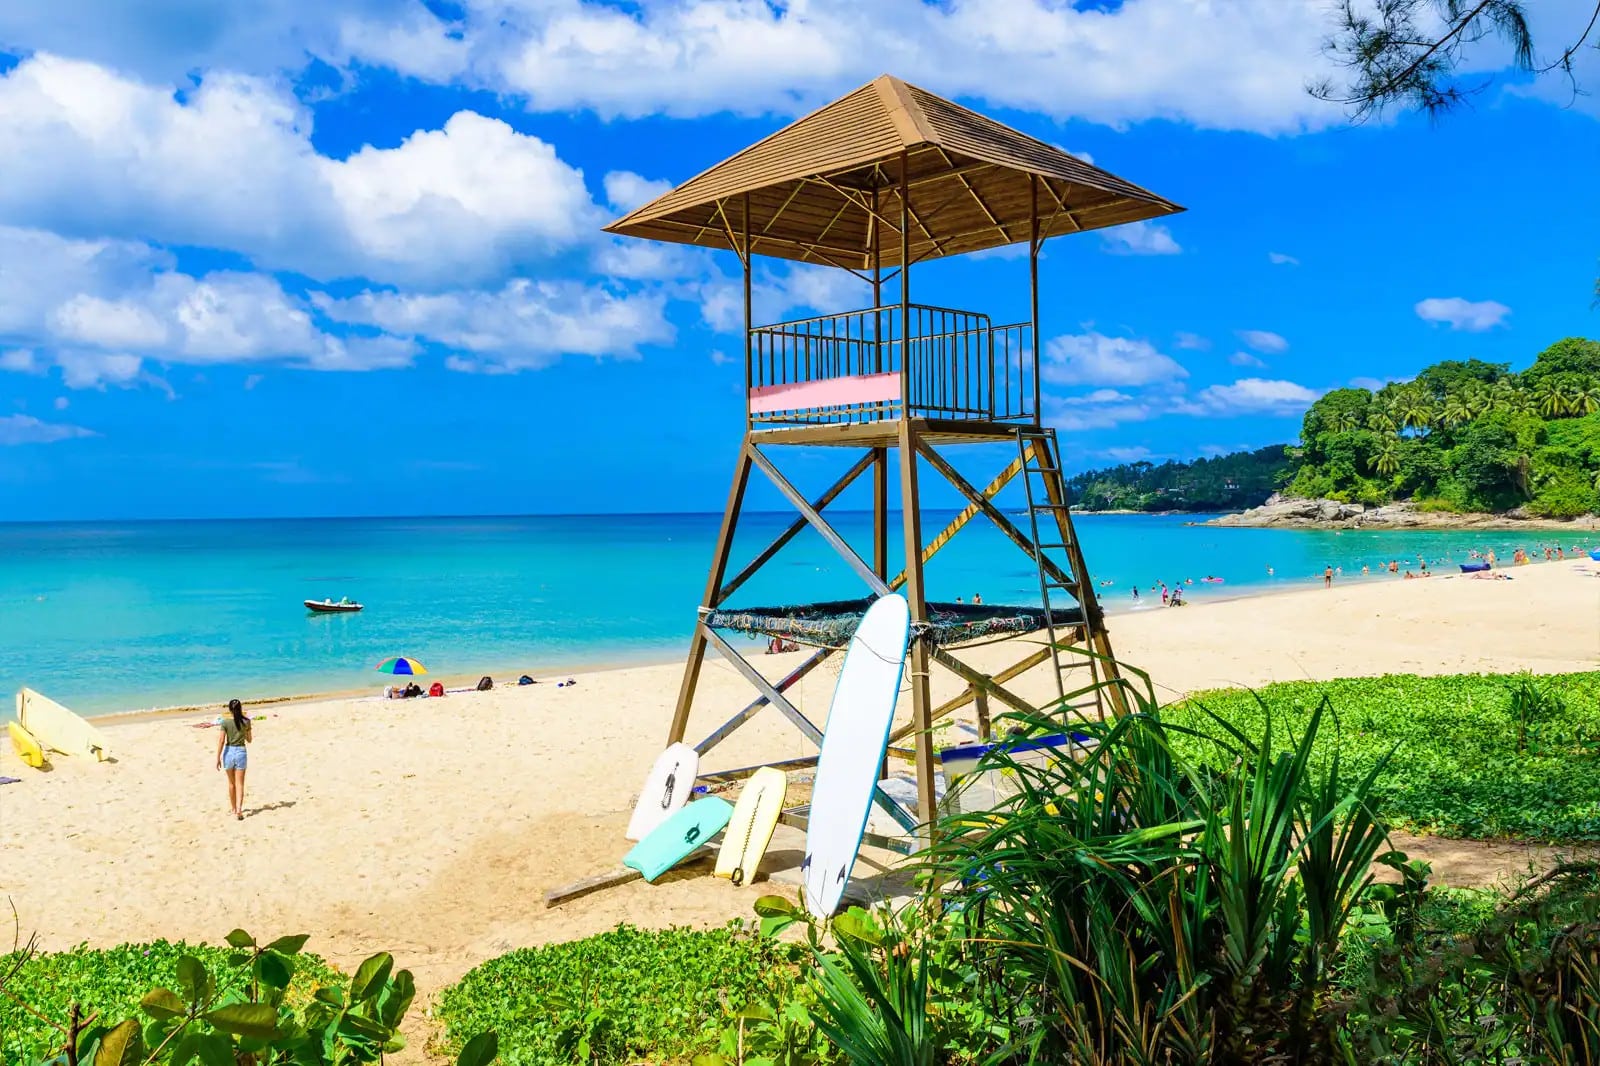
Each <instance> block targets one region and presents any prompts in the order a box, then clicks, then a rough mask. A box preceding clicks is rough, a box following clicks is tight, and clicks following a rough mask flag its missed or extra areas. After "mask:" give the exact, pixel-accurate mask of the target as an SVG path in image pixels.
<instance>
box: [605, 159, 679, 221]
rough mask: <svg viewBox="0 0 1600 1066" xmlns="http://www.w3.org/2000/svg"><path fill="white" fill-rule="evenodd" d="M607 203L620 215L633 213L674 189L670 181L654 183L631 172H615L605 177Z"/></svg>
mask: <svg viewBox="0 0 1600 1066" xmlns="http://www.w3.org/2000/svg"><path fill="white" fill-rule="evenodd" d="M603 184H604V185H605V190H606V203H607V204H609V205H610V206H611V209H612V210H613V211H615V212H617V213H618V214H623V213H625V212H628V211H632V210H633V209H634V208H636V207H641V206H643V205H644V204H647V203H649V202H650V201H651V200H654V199H655V198H656V197H658V196H662V195H664V194H666V193H667V192H669V191H670V190H671V189H672V182H670V181H652V180H651V179H649V178H645V177H641V176H640V175H638V174H635V173H634V172H633V171H631V170H613V171H611V172H610V173H609V174H607V175H606V176H605V181H604V182H603Z"/></svg>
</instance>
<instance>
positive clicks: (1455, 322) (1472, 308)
mask: <svg viewBox="0 0 1600 1066" xmlns="http://www.w3.org/2000/svg"><path fill="white" fill-rule="evenodd" d="M1414 310H1415V311H1416V312H1417V317H1418V318H1420V319H1422V320H1423V321H1424V322H1445V323H1448V324H1449V326H1450V328H1451V329H1459V330H1463V331H1465V332H1467V333H1482V332H1484V331H1485V330H1490V329H1493V328H1494V327H1496V326H1498V325H1501V324H1502V323H1504V322H1505V319H1506V316H1507V315H1509V314H1510V313H1511V308H1509V307H1507V306H1506V305H1505V304H1503V303H1500V302H1499V301H1498V300H1476V301H1474V300H1464V299H1462V298H1461V297H1459V296H1449V297H1438V296H1434V297H1430V298H1428V299H1426V300H1421V301H1418V303H1417V305H1416V307H1415V308H1414Z"/></svg>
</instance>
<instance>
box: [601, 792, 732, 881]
mask: <svg viewBox="0 0 1600 1066" xmlns="http://www.w3.org/2000/svg"><path fill="white" fill-rule="evenodd" d="M732 817H733V804H731V803H729V802H728V801H727V800H725V799H720V798H718V797H716V796H706V797H704V798H702V799H697V800H695V801H694V802H693V803H689V804H686V805H685V806H683V807H682V808H681V809H680V810H679V811H678V812H677V813H676V814H674V815H673V816H672V817H671V818H668V819H667V820H666V821H664V822H662V823H661V824H660V825H658V826H656V827H655V828H654V829H653V830H651V831H650V835H649V836H647V837H645V838H644V839H643V840H641V841H639V843H637V844H635V845H634V846H633V850H632V851H630V852H628V854H627V855H626V856H625V857H624V858H623V860H622V865H624V866H629V867H632V868H633V869H635V870H638V871H639V872H640V873H642V874H644V879H645V880H646V881H654V880H655V879H656V878H658V877H660V876H661V875H662V874H664V873H666V872H667V871H668V870H670V869H672V868H673V867H674V866H676V865H678V863H680V862H682V861H683V860H684V859H685V858H687V857H688V856H689V854H690V853H691V852H694V851H697V850H699V849H700V848H702V847H704V846H705V845H706V844H709V843H710V842H711V838H712V837H714V836H716V835H717V834H718V833H720V832H722V831H723V830H724V829H726V828H728V820H729V819H730V818H732Z"/></svg>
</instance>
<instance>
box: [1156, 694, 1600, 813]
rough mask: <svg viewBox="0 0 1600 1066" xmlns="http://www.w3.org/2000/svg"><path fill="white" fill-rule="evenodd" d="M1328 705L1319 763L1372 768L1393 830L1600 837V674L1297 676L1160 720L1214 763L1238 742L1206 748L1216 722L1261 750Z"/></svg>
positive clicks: (1195, 701)
mask: <svg viewBox="0 0 1600 1066" xmlns="http://www.w3.org/2000/svg"><path fill="white" fill-rule="evenodd" d="M1324 700H1326V701H1327V704H1328V706H1329V707H1330V708H1331V712H1330V713H1331V715H1332V720H1331V721H1328V722H1325V723H1324V724H1323V726H1322V729H1321V730H1320V731H1319V734H1318V743H1317V746H1316V748H1315V750H1314V751H1313V753H1312V759H1313V762H1314V765H1316V766H1319V767H1321V766H1327V765H1331V763H1332V761H1333V760H1334V759H1335V758H1337V759H1338V760H1339V761H1340V763H1341V765H1342V766H1343V768H1344V770H1345V771H1346V772H1347V773H1351V774H1355V775H1357V776H1365V775H1366V774H1368V773H1371V772H1374V771H1376V773H1377V777H1376V780H1375V781H1374V783H1373V787H1372V792H1371V797H1370V802H1371V803H1372V805H1373V807H1374V809H1375V810H1376V811H1377V813H1378V815H1379V816H1380V817H1382V818H1383V819H1384V820H1385V821H1386V822H1387V823H1388V824H1390V825H1392V826H1395V827H1397V828H1405V829H1412V830H1416V831H1421V832H1437V833H1444V834H1447V835H1450V836H1459V837H1469V838H1494V837H1522V838H1528V839H1533V840H1545V841H1594V840H1600V673H1585V674H1562V675H1556V676H1552V677H1532V676H1526V675H1524V676H1514V677H1504V676H1492V675H1480V674H1467V675H1460V676H1454V677H1416V676H1414V675H1411V674H1391V675H1389V676H1386V677H1374V678H1350V679H1346V680H1340V681H1329V682H1300V681H1296V682H1288V683H1284V684H1276V685H1268V686H1266V687H1265V688H1262V689H1260V690H1259V691H1258V692H1244V691H1241V690H1237V689H1234V690H1228V691H1220V692H1207V693H1201V694H1199V695H1196V696H1195V697H1193V698H1192V699H1191V700H1190V701H1188V702H1187V703H1185V704H1180V705H1178V706H1175V707H1168V708H1166V709H1165V710H1164V711H1163V712H1162V716H1163V720H1164V721H1166V722H1167V723H1168V724H1169V725H1170V726H1173V727H1182V728H1194V729H1196V730H1197V735H1195V736H1188V735H1180V736H1178V737H1177V738H1176V739H1175V740H1174V744H1175V746H1176V747H1177V748H1178V749H1179V750H1180V751H1182V752H1183V753H1184V754H1185V755H1186V756H1187V757H1189V758H1192V759H1195V760H1197V761H1199V762H1202V763H1213V764H1214V763H1216V762H1218V761H1219V759H1226V758H1231V757H1232V756H1231V738H1224V741H1216V740H1211V739H1206V736H1207V734H1206V733H1205V730H1204V726H1205V724H1206V722H1207V721H1208V720H1209V719H1210V718H1211V717H1212V716H1215V717H1217V718H1221V719H1222V720H1223V721H1226V722H1227V723H1228V724H1229V726H1231V727H1232V728H1234V729H1237V730H1239V731H1240V732H1241V733H1243V734H1244V735H1245V736H1247V737H1249V738H1250V739H1251V740H1252V741H1255V742H1258V743H1259V742H1260V741H1261V740H1262V738H1263V737H1264V736H1265V734H1266V731H1267V727H1268V723H1269V722H1270V723H1271V724H1272V727H1273V728H1274V729H1275V730H1276V732H1277V736H1278V742H1279V743H1280V744H1283V743H1286V742H1287V741H1288V739H1289V737H1290V736H1294V735H1298V734H1299V733H1300V732H1301V731H1302V730H1304V729H1305V728H1306V726H1307V724H1308V723H1309V721H1310V719H1311V718H1312V717H1313V716H1314V715H1315V714H1316V713H1317V710H1318V708H1319V707H1320V706H1321V705H1322V703H1323V701H1324ZM1225 741H1226V742H1225Z"/></svg>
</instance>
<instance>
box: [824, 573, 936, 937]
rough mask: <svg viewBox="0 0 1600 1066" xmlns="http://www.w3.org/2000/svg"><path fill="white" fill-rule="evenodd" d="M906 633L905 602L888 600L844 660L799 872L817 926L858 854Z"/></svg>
mask: <svg viewBox="0 0 1600 1066" xmlns="http://www.w3.org/2000/svg"><path fill="white" fill-rule="evenodd" d="M910 631H911V611H910V608H909V607H908V606H907V605H906V600H905V597H904V596H899V595H896V594H894V593H891V594H889V595H887V596H882V597H879V599H878V600H877V602H876V603H874V604H873V605H872V606H871V607H870V608H868V609H867V613H866V615H865V616H864V617H863V618H862V619H861V625H859V626H858V627H856V634H855V636H853V637H851V638H850V648H849V650H848V651H846V652H845V656H844V666H843V668H841V669H840V671H839V684H838V687H837V688H835V689H834V690H833V705H832V707H831V708H830V709H829V711H828V727H827V730H826V732H824V733H823V736H822V754H821V755H819V756H818V757H817V777H816V781H815V783H814V784H813V786H812V795H811V811H810V814H809V816H808V818H807V821H806V857H805V862H804V863H802V864H801V869H802V871H803V875H804V878H805V899H806V908H807V909H808V910H809V911H811V913H812V914H814V915H816V916H817V917H819V918H826V917H827V916H828V915H830V914H832V913H833V912H834V910H836V909H837V908H838V906H839V900H840V899H842V898H843V897H844V890H845V887H846V886H847V885H848V884H849V882H850V871H851V869H852V868H853V867H854V866H855V862H856V852H857V851H859V850H860V849H861V836H862V834H863V833H865V832H866V829H867V813H868V811H869V810H871V807H872V792H873V790H874V789H875V788H876V787H877V785H878V768H879V766H880V765H881V764H882V762H883V754H884V751H885V750H887V748H888V747H889V726H890V724H891V723H892V722H893V721H894V705H895V700H896V698H898V696H899V695H900V677H901V674H902V673H903V672H904V670H905V662H906V642H907V640H908V639H909V638H910Z"/></svg>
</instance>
